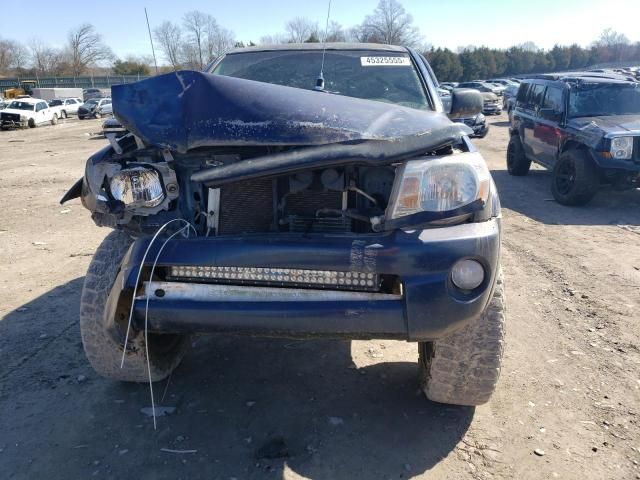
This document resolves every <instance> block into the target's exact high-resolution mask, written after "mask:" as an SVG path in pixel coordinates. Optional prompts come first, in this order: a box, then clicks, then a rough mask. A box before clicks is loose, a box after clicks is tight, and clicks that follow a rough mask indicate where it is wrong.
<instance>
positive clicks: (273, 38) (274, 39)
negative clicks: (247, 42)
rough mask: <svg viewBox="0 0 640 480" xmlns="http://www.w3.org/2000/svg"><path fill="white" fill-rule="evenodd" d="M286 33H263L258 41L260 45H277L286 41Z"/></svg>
mask: <svg viewBox="0 0 640 480" xmlns="http://www.w3.org/2000/svg"><path fill="white" fill-rule="evenodd" d="M287 42H288V40H287V37H286V35H284V34H282V33H276V34H274V35H264V36H262V37H260V41H259V42H258V43H259V44H260V45H279V44H281V43H287Z"/></svg>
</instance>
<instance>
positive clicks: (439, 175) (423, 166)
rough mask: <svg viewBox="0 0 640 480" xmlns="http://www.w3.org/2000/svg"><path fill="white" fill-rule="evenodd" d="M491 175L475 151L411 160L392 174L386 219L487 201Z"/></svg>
mask: <svg viewBox="0 0 640 480" xmlns="http://www.w3.org/2000/svg"><path fill="white" fill-rule="evenodd" d="M490 185H491V176H490V174H489V170H488V169H487V165H486V163H485V161H484V159H483V158H482V156H481V155H480V154H479V153H477V152H472V153H461V154H457V155H447V156H444V157H431V158H429V159H426V160H412V161H409V162H407V163H406V164H404V165H403V166H402V167H401V168H400V170H399V172H398V174H397V175H396V184H395V186H394V192H393V193H392V195H391V204H390V205H389V210H388V211H389V212H391V215H390V217H389V218H399V217H404V216H405V215H412V214H414V213H419V212H447V211H450V210H456V209H458V208H460V207H464V206H465V205H468V204H470V203H472V202H474V201H476V200H482V201H484V202H486V201H487V198H488V196H489V189H490Z"/></svg>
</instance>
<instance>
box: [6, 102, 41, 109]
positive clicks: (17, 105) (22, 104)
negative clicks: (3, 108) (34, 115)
mask: <svg viewBox="0 0 640 480" xmlns="http://www.w3.org/2000/svg"><path fill="white" fill-rule="evenodd" d="M34 106H35V105H34V104H33V103H27V102H18V101H15V100H14V101H13V102H11V103H10V104H9V107H8V108H13V109H14V110H31V111H33V107H34Z"/></svg>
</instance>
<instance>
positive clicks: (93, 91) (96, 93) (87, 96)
mask: <svg viewBox="0 0 640 480" xmlns="http://www.w3.org/2000/svg"><path fill="white" fill-rule="evenodd" d="M100 97H102V90H100V89H99V88H85V89H84V90H83V91H82V98H83V100H84V101H85V102H86V101H87V100H91V99H92V98H100Z"/></svg>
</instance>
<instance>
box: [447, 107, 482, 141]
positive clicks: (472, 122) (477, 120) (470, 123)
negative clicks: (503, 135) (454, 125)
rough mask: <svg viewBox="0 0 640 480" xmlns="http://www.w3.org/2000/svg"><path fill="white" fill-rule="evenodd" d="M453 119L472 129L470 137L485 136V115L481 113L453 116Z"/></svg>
mask: <svg viewBox="0 0 640 480" xmlns="http://www.w3.org/2000/svg"><path fill="white" fill-rule="evenodd" d="M453 121H454V122H458V123H464V124H465V125H466V126H467V127H469V128H471V130H473V135H470V136H471V137H478V138H484V137H486V136H487V133H489V123H488V122H487V117H485V116H484V114H482V113H479V114H477V115H473V116H470V117H464V118H454V119H453Z"/></svg>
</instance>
